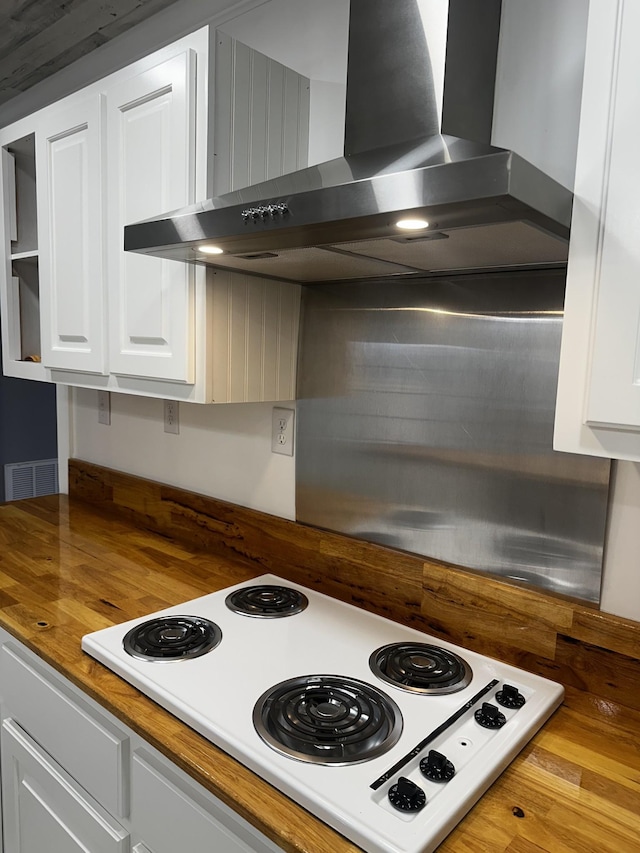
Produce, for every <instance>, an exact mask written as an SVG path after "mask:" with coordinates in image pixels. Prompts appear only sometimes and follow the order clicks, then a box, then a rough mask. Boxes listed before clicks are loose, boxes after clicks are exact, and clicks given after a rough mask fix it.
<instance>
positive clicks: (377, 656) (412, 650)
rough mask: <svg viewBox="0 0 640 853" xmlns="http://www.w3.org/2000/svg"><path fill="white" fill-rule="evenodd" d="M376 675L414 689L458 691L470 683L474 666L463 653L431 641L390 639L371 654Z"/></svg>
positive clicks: (372, 669) (417, 691)
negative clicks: (462, 656)
mask: <svg viewBox="0 0 640 853" xmlns="http://www.w3.org/2000/svg"><path fill="white" fill-rule="evenodd" d="M369 667H370V669H371V671H372V672H373V673H374V675H377V676H378V678H381V679H382V680H383V681H386V682H387V684H393V686H394V687H398V688H400V689H401V690H408V691H410V692H412V693H429V694H435V693H437V694H445V693H455V692H457V691H458V690H462V689H463V688H465V687H466V686H467V684H469V682H470V681H471V677H472V672H471V667H470V666H469V664H468V663H467V662H466V661H464V660H463V659H462V658H461V657H459V656H458V655H456V654H454V653H453V652H450V651H449V650H448V649H443V648H441V647H440V646H432V645H429V644H428V643H390V644H389V645H387V646H381V647H380V648H379V649H376V650H375V652H373V654H372V655H371V657H370V658H369Z"/></svg>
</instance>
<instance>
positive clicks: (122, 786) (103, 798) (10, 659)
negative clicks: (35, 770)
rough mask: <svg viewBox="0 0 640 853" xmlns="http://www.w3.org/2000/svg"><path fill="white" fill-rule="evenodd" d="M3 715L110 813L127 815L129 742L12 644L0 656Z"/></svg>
mask: <svg viewBox="0 0 640 853" xmlns="http://www.w3.org/2000/svg"><path fill="white" fill-rule="evenodd" d="M1 655H2V656H1V666H2V681H3V694H4V695H3V698H4V702H5V708H4V716H11V717H13V718H15V720H16V721H17V722H19V724H20V726H21V727H22V728H23V729H24V730H25V731H26V732H27V733H28V734H29V735H30V736H31V737H32V738H33V739H34V740H35V741H37V742H38V744H40V746H41V747H42V748H43V749H44V750H46V752H48V753H49V754H50V755H51V756H52V757H53V758H54V759H55V760H56V761H57V762H58V763H59V764H60V765H62V767H64V768H65V770H66V771H67V772H68V773H69V774H70V775H71V776H72V777H73V778H74V779H75V780H76V781H77V782H78V783H79V784H80V785H81V786H82V787H83V788H84V789H85V790H86V791H88V792H89V793H90V794H91V795H92V796H93V797H95V799H96V800H97V801H98V802H99V803H101V804H102V805H104V807H105V808H106V809H108V811H109V812H111V814H115V815H118V816H120V817H124V816H126V815H127V814H128V791H127V785H126V780H127V773H126V767H127V761H128V755H129V740H128V737H127V736H126V734H125V733H124V732H121V731H119V730H118V729H117V728H116V727H115V726H113V725H112V724H111V723H110V722H109V721H108V720H107V719H106V718H104V717H102V716H101V715H99V714H98V713H97V712H96V711H94V710H93V709H92V708H91V707H90V706H89V705H88V703H87V704H85V703H84V702H83V701H82V699H80V698H79V697H76V696H74V695H73V694H72V692H71V690H70V689H69V688H68V687H67V686H66V685H65V683H64V682H63V681H62V679H58V678H56V677H55V676H53V675H49V674H48V673H47V672H46V670H45V668H44V667H43V666H42V665H41V664H40V663H39V662H37V661H35V660H33V659H32V658H31V656H30V655H28V653H25V652H23V651H22V650H21V649H19V648H17V647H16V646H15V645H13V644H11V643H9V644H7V645H6V646H4V647H3V648H2V653H1Z"/></svg>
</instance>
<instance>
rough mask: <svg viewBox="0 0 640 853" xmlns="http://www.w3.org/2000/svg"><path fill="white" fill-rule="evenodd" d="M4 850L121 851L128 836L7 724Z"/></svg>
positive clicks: (4, 733) (19, 731)
mask: <svg viewBox="0 0 640 853" xmlns="http://www.w3.org/2000/svg"><path fill="white" fill-rule="evenodd" d="M2 776H3V800H4V804H5V825H4V833H5V840H6V843H7V848H8V849H10V850H15V851H18V850H20V851H24V853H30V851H39V850H42V851H45V850H46V851H51V853H54V851H64V853H83V851H87V850H90V851H91V853H126V851H127V850H128V849H129V833H128V832H127V831H126V830H125V829H124V828H123V827H122V826H120V825H119V824H118V823H116V822H115V821H114V820H113V819H112V818H111V817H110V816H109V815H108V814H107V813H106V812H105V811H104V809H102V808H101V807H100V806H99V805H98V804H97V803H93V802H91V801H90V800H89V798H88V797H87V796H86V794H85V793H84V791H83V790H82V789H81V788H79V787H78V786H77V785H76V784H75V782H74V780H73V779H71V777H69V775H68V774H67V773H65V772H64V770H63V769H62V768H61V767H58V766H57V765H56V763H55V762H54V761H52V759H51V758H50V756H49V755H47V753H46V752H44V750H42V749H40V747H39V746H38V744H37V743H35V742H34V741H33V740H32V739H31V738H30V737H29V736H28V735H27V734H26V733H25V732H24V731H23V730H22V729H21V728H20V726H18V725H17V724H16V723H15V722H14V721H13V720H5V721H4V722H3V724H2Z"/></svg>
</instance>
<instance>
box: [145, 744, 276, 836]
mask: <svg viewBox="0 0 640 853" xmlns="http://www.w3.org/2000/svg"><path fill="white" fill-rule="evenodd" d="M131 794H132V805H131V820H132V823H133V825H134V826H135V829H136V832H137V833H139V834H140V836H141V837H142V838H143V839H144V847H143V848H142V849H143V850H144V849H145V848H148V850H149V851H153V853H175V851H177V850H194V851H196V850H198V851H200V850H202V851H205V850H211V851H214V850H215V851H216V853H276V851H278V850H279V849H280V848H278V847H276V845H275V844H272V843H271V842H270V841H269V840H268V839H267V838H265V837H264V836H262V835H261V834H260V833H258V832H257V831H256V830H254V829H253V828H252V827H251V826H249V824H247V823H246V822H244V821H242V820H240V819H239V818H238V817H237V816H236V815H234V814H233V812H232V811H231V810H230V809H229V808H227V806H225V805H224V804H223V803H222V802H219V801H215V800H214V798H213V797H211V796H210V795H207V796H206V797H203V796H202V795H201V794H200V793H199V791H198V789H197V788H196V787H195V786H192V785H191V784H190V783H189V782H187V781H185V779H184V777H183V776H182V775H181V774H180V775H178V774H177V773H174V772H173V771H172V770H171V769H170V767H169V766H168V765H167V764H166V762H164V761H163V762H158V761H156V760H155V759H154V756H153V755H152V753H150V752H148V751H147V750H145V749H141V750H138V751H136V753H135V754H134V756H133V762H132V774H131Z"/></svg>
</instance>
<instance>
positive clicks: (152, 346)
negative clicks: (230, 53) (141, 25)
mask: <svg viewBox="0 0 640 853" xmlns="http://www.w3.org/2000/svg"><path fill="white" fill-rule="evenodd" d="M195 62H196V54H195V52H194V51H192V50H185V51H184V52H183V53H181V54H179V55H178V56H175V57H174V58H172V59H169V60H167V61H165V62H162V63H160V64H158V65H156V66H155V67H154V68H151V69H149V70H147V71H144V72H142V73H140V74H138V75H137V76H136V77H134V78H132V79H130V80H126V81H123V82H121V83H119V84H118V85H117V86H113V87H111V88H109V89H107V91H106V102H107V128H108V142H107V180H108V187H107V197H108V236H107V240H108V257H107V272H108V290H109V294H110V310H109V318H110V324H111V329H110V352H109V359H110V370H111V372H112V373H116V374H119V373H120V374H125V375H131V376H142V377H149V378H156V379H168V380H172V381H174V382H193V381H194V376H193V363H194V337H193V298H194V296H193V273H192V269H191V267H188V266H186V265H183V264H178V263H175V262H171V261H162V260H159V259H157V258H149V257H145V256H142V255H135V254H132V253H125V252H124V251H123V248H122V240H123V228H124V226H125V225H126V224H128V223H130V222H135V221H138V220H140V219H144V218H146V217H149V216H154V215H157V214H158V213H160V212H162V211H167V210H173V209H175V208H178V207H181V206H183V205H185V204H188V203H189V202H191V201H193V193H194V169H195V161H194V158H195V124H194V115H195V114H194V110H195V70H196V69H195Z"/></svg>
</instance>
